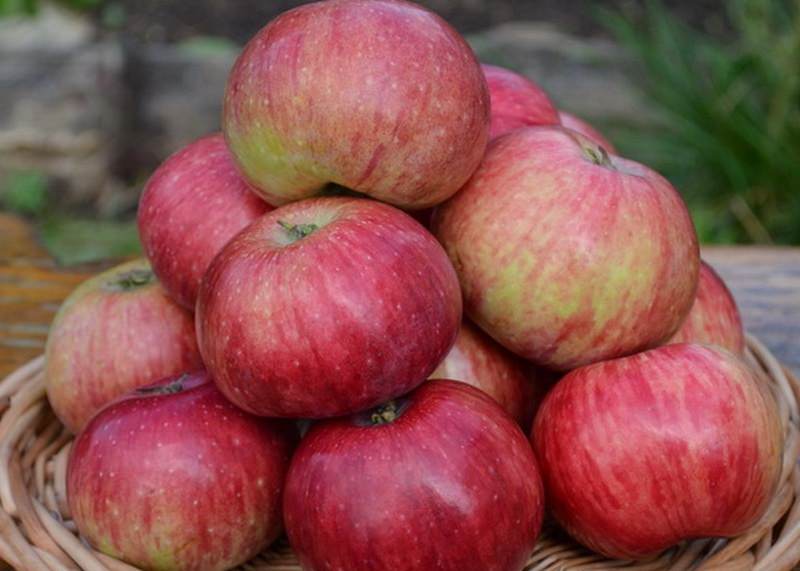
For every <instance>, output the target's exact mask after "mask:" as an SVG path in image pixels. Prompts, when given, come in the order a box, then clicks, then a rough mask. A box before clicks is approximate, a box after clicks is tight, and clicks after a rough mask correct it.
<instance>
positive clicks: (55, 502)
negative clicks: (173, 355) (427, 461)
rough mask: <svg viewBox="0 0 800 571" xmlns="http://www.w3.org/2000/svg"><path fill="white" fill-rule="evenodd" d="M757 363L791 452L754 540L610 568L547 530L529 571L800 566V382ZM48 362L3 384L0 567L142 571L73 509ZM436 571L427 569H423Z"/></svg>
mask: <svg viewBox="0 0 800 571" xmlns="http://www.w3.org/2000/svg"><path fill="white" fill-rule="evenodd" d="M748 347H749V348H748V354H747V358H748V360H750V361H751V363H752V364H753V365H754V367H755V368H756V369H757V370H758V371H759V372H760V373H761V375H760V376H761V378H762V379H763V381H764V382H765V383H769V384H770V386H771V387H772V388H773V389H774V391H775V394H776V395H777V396H778V398H779V400H780V404H781V415H782V421H783V423H784V426H785V428H786V450H785V456H784V470H783V474H782V477H781V485H780V488H779V490H778V493H777V495H776V496H775V499H774V500H773V502H772V504H771V506H770V509H769V511H768V513H767V514H766V515H765V517H764V518H763V520H762V521H761V522H760V523H759V524H758V525H757V526H755V527H754V528H753V529H752V530H751V531H749V532H748V533H746V534H744V535H742V536H740V537H737V538H735V539H732V540H721V539H717V540H712V539H705V540H698V541H693V542H690V543H686V544H684V545H682V546H680V547H679V548H675V549H671V550H669V551H667V552H665V553H663V554H662V555H661V556H660V557H658V558H657V559H654V560H652V561H649V562H646V563H641V562H640V563H630V562H624V561H608V560H604V559H603V558H601V557H599V556H597V555H594V554H592V553H591V552H589V551H587V550H585V549H583V548H582V547H580V546H577V545H576V544H575V543H573V542H572V541H570V540H569V538H567V537H565V536H564V535H563V534H562V533H560V532H559V531H558V530H557V529H555V528H554V527H551V526H546V529H545V531H544V533H543V534H542V537H541V539H540V540H539V543H538V545H537V546H536V550H535V552H534V553H533V554H532V555H531V558H530V561H529V563H528V566H527V567H526V568H525V569H526V570H529V571H532V570H537V571H538V570H541V571H544V570H556V569H558V570H571V569H611V568H615V569H616V568H626V569H641V570H656V569H675V570H679V569H680V570H684V569H703V570H711V569H714V570H718V569H726V570H739V569H742V570H744V569H756V570H759V571H780V570H790V569H793V568H795V566H796V565H797V563H798V562H800V500H798V498H799V497H800V467H798V463H797V459H798V453H799V452H800V437H799V436H798V420H800V414H799V413H798V401H800V382H798V380H797V379H796V378H795V377H794V376H793V375H792V374H791V373H790V372H789V371H787V370H785V369H784V368H783V367H782V366H781V365H780V364H779V363H778V361H777V360H776V359H775V357H773V356H772V354H771V353H770V352H769V351H768V350H767V349H766V348H765V347H764V346H763V345H762V344H761V343H759V342H758V341H757V340H756V339H753V338H750V339H748ZM42 364H43V358H42V357H39V358H37V359H35V360H33V361H31V362H30V363H28V364H27V365H25V366H23V367H21V368H20V369H18V370H17V371H15V372H14V373H12V374H11V375H9V376H8V377H6V378H5V379H4V380H3V381H2V382H0V411H2V419H0V501H2V508H3V509H2V510H0V558H2V559H3V560H5V561H6V562H8V563H9V564H10V565H12V566H13V567H15V568H17V569H25V570H26V571H38V570H42V571H51V570H52V571H60V570H63V569H86V570H92V571H109V570H110V571H116V570H120V571H122V570H129V571H130V570H133V569H134V568H133V567H131V566H130V565H127V564H125V563H122V562H120V561H117V560H115V559H112V558H110V557H107V556H105V555H102V554H100V553H98V552H96V551H94V550H93V549H91V548H89V547H88V546H87V545H86V544H85V543H84V542H82V541H81V540H80V539H79V538H78V537H77V535H76V534H75V525H74V524H73V522H72V521H71V520H70V515H69V510H68V508H67V503H66V501H65V499H66V495H65V489H66V486H65V475H66V467H67V458H68V455H69V449H70V444H71V442H72V438H71V436H70V434H69V433H67V432H66V430H65V429H64V428H63V427H62V425H61V424H60V423H59V422H58V420H57V419H56V417H55V416H54V415H53V413H52V411H51V410H50V408H49V406H48V404H47V399H46V397H45V390H44V379H43V373H42ZM242 568H243V569H250V570H257V571H299V569H300V566H299V565H298V564H297V562H296V559H295V558H294V556H293V555H292V552H291V549H290V548H289V547H288V546H287V545H286V544H285V543H281V542H279V544H278V545H277V546H273V548H272V549H271V550H270V551H269V552H267V553H264V554H263V555H261V556H259V557H258V558H257V559H255V560H253V561H251V562H250V563H248V564H246V565H244V566H243V567H242ZM421 571H426V570H421Z"/></svg>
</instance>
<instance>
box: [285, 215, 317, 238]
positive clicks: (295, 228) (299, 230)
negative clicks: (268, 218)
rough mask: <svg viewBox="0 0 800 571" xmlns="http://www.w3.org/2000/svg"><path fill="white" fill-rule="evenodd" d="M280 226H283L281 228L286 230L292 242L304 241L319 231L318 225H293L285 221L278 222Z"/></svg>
mask: <svg viewBox="0 0 800 571" xmlns="http://www.w3.org/2000/svg"><path fill="white" fill-rule="evenodd" d="M278 224H280V225H281V228H283V229H284V230H286V232H287V233H288V234H289V237H290V238H291V239H292V241H297V240H302V239H303V238H305V237H306V236H309V235H311V234H313V233H314V232H315V231H317V230H319V226H317V225H316V224H292V223H290V222H285V221H283V220H278Z"/></svg>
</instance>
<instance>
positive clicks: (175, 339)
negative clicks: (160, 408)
mask: <svg viewBox="0 0 800 571" xmlns="http://www.w3.org/2000/svg"><path fill="white" fill-rule="evenodd" d="M202 366H203V364H202V361H201V359H200V352H199V351H198V349H197V342H196V340H195V334H194V321H193V320H192V314H191V313H189V312H188V311H186V310H185V309H183V308H182V307H180V306H178V305H177V304H176V303H175V302H173V301H172V299H170V298H169V296H167V294H166V292H165V291H164V289H163V288H162V287H161V285H160V284H159V283H158V281H157V280H156V278H155V276H154V275H153V272H152V271H151V269H150V265H149V264H148V263H147V261H146V260H134V261H132V262H128V263H126V264H122V265H121V266H117V267H115V268H113V269H111V270H108V271H107V272H104V273H102V274H100V275H97V276H95V277H93V278H91V279H90V280H88V281H86V282H84V283H83V284H81V285H80V286H79V287H78V288H77V289H76V290H75V291H74V292H72V294H71V295H70V296H69V297H68V298H67V299H66V301H64V304H63V305H62V306H61V309H59V311H58V313H57V314H56V317H55V319H54V321H53V324H52V326H51V327H50V335H49V337H48V338H47V347H46V349H45V369H44V374H45V383H46V386H47V397H48V399H49V400H50V405H51V406H52V407H53V410H54V411H55V413H56V415H57V416H58V418H59V419H60V420H61V422H63V423H64V424H65V425H66V427H67V428H69V429H70V430H71V431H72V432H77V431H78V430H80V429H81V428H82V427H83V426H84V424H86V422H88V420H89V419H90V418H91V417H92V415H94V413H95V412H97V410H98V409H99V408H100V407H102V406H103V405H105V404H106V403H108V402H110V401H111V400H113V399H115V398H116V397H118V396H120V395H122V394H124V393H127V392H128V391H130V390H132V389H135V388H136V387H140V386H142V385H146V384H149V383H152V382H153V381H154V380H155V379H160V378H162V377H164V376H167V375H173V374H177V373H182V372H184V371H190V370H194V369H198V368H201V367H202Z"/></svg>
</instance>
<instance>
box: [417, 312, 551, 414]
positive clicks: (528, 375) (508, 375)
mask: <svg viewBox="0 0 800 571" xmlns="http://www.w3.org/2000/svg"><path fill="white" fill-rule="evenodd" d="M430 378H431V379H452V380H454V381H461V382H463V383H467V384H468V385H471V386H473V387H475V388H477V389H480V390H481V391H483V392H484V393H486V394H487V395H489V396H490V397H492V398H493V399H494V400H495V401H497V404H499V405H500V406H501V407H502V408H503V410H505V411H506V412H507V413H508V414H509V415H510V416H511V418H513V419H514V420H516V421H517V422H518V423H519V424H520V425H521V426H523V427H524V428H525V429H526V430H527V429H528V428H529V427H530V425H531V422H532V421H533V415H534V412H535V411H536V409H537V408H538V405H539V403H540V402H541V399H542V398H543V397H544V394H545V393H546V392H547V390H548V389H549V387H550V384H551V383H550V379H549V374H548V372H546V371H541V370H537V369H536V368H535V367H531V366H530V365H529V364H528V363H525V362H524V361H523V360H522V359H520V358H519V357H517V356H516V355H514V354H513V353H511V352H510V351H507V350H506V349H504V348H503V347H502V346H501V345H499V344H497V343H496V342H495V341H494V340H493V339H492V338H491V337H489V336H488V335H486V334H485V333H484V332H483V331H481V330H480V329H479V328H478V327H476V326H475V325H473V324H472V323H470V322H469V321H467V320H464V321H463V323H462V324H461V329H460V330H459V332H458V337H457V338H456V343H455V345H453V348H452V349H450V352H449V353H448V354H447V357H445V358H444V361H442V362H441V363H440V364H439V366H438V367H436V370H435V371H434V372H433V373H432V374H431V376H430Z"/></svg>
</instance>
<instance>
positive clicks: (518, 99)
mask: <svg viewBox="0 0 800 571" xmlns="http://www.w3.org/2000/svg"><path fill="white" fill-rule="evenodd" d="M481 67H482V68H483V74H484V76H485V77H486V83H487V84H488V85H489V96H490V99H491V105H492V111H491V126H490V131H489V133H490V134H489V138H490V140H492V139H496V138H497V137H500V136H501V135H505V134H506V133H510V132H511V131H514V130H516V129H519V128H521V127H533V126H536V125H558V124H559V123H560V120H559V118H558V110H557V109H556V107H555V105H553V103H552V102H551V101H550V98H549V97H548V96H547V93H545V92H544V90H543V89H542V88H541V87H539V86H538V85H536V84H535V83H534V82H532V81H531V80H530V79H528V78H527V77H524V76H522V75H520V74H518V73H515V72H513V71H511V70H510V69H505V68H503V67H498V66H495V65H489V64H482V66H481Z"/></svg>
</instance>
